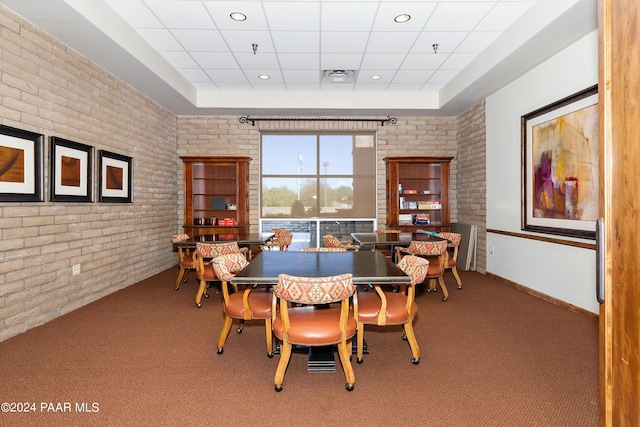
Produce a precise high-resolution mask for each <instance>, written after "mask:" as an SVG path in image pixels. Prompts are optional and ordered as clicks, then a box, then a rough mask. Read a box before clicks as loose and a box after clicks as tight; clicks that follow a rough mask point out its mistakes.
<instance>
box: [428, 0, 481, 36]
mask: <svg viewBox="0 0 640 427" xmlns="http://www.w3.org/2000/svg"><path fill="white" fill-rule="evenodd" d="M492 5H493V3H492V2H477V3H474V2H456V3H440V4H438V6H437V7H436V10H435V11H434V12H433V14H432V15H431V19H429V22H428V23H427V26H426V27H425V28H424V29H425V30H426V31H470V30H473V29H474V28H475V26H476V25H478V23H479V22H480V21H481V20H482V18H484V16H485V15H486V14H487V12H489V9H491V6H492Z"/></svg>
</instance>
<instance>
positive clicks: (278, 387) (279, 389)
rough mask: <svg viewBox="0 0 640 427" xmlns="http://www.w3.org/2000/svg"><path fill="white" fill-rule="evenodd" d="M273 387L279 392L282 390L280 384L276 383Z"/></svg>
mask: <svg viewBox="0 0 640 427" xmlns="http://www.w3.org/2000/svg"><path fill="white" fill-rule="evenodd" d="M274 388H275V390H276V391H278V392H280V391H282V384H276V385H275V387H274Z"/></svg>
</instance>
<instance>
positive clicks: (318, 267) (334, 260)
mask: <svg viewBox="0 0 640 427" xmlns="http://www.w3.org/2000/svg"><path fill="white" fill-rule="evenodd" d="M281 273H284V274H289V275H292V276H299V277H326V276H337V275H340V274H344V273H351V274H352V275H353V283H354V284H355V285H367V286H368V285H370V284H385V283H387V284H409V283H411V278H410V277H409V276H407V275H406V274H405V273H404V272H403V271H402V270H401V269H400V268H399V267H398V266H396V265H395V264H394V263H393V262H391V261H390V260H389V259H387V258H386V257H385V256H384V255H383V254H381V253H379V252H369V251H364V252H362V251H359V252H353V251H348V252H303V251H299V252H298V251H288V252H279V251H278V252H273V251H272V252H269V251H266V252H262V253H260V254H259V255H257V256H256V257H255V258H254V259H253V260H251V262H250V263H249V265H248V266H246V267H245V268H244V269H243V270H241V271H240V272H238V273H236V275H235V276H234V277H233V278H232V279H231V280H230V282H231V283H232V284H236V285H264V286H273V285H276V284H277V283H278V275H279V274H281ZM362 289H363V287H362V286H359V290H358V292H360V291H361V290H362ZM365 292H375V291H373V290H371V289H369V290H367V291H365ZM354 350H355V345H354ZM307 351H308V355H309V356H308V362H307V371H308V372H334V371H335V360H334V349H333V348H332V347H309V348H308V350H307ZM276 353H277V351H276ZM365 353H368V348H367V349H366V350H365Z"/></svg>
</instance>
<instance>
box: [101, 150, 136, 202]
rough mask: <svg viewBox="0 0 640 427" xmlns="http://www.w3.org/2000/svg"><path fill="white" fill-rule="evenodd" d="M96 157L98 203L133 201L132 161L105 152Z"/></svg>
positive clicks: (120, 155) (129, 158)
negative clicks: (97, 166) (98, 179)
mask: <svg viewBox="0 0 640 427" xmlns="http://www.w3.org/2000/svg"><path fill="white" fill-rule="evenodd" d="M98 157H99V172H98V174H99V177H100V183H99V197H98V199H99V201H100V202H102V203H131V202H132V201H133V194H132V188H133V185H132V184H133V170H132V169H133V159H132V158H131V157H128V156H123V155H122V154H116V153H112V152H110V151H105V150H100V151H99V152H98Z"/></svg>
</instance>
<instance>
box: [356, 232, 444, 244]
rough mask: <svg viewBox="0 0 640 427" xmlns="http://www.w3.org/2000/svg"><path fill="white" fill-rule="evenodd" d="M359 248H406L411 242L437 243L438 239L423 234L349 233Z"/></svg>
mask: <svg viewBox="0 0 640 427" xmlns="http://www.w3.org/2000/svg"><path fill="white" fill-rule="evenodd" d="M351 237H353V240H355V242H356V243H357V244H359V245H360V246H376V247H380V246H408V245H409V243H411V241H412V240H418V241H425V242H429V241H437V240H443V239H441V238H439V237H436V236H433V235H431V234H425V233H351Z"/></svg>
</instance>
